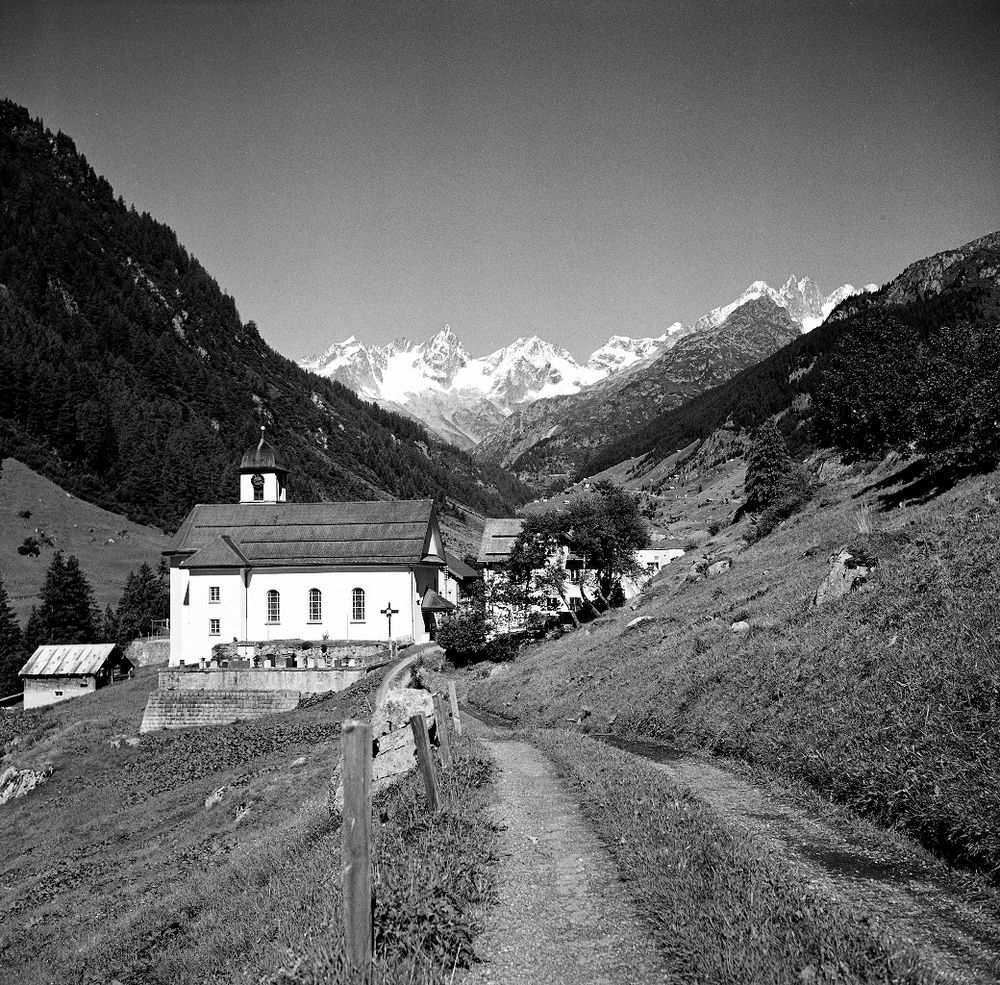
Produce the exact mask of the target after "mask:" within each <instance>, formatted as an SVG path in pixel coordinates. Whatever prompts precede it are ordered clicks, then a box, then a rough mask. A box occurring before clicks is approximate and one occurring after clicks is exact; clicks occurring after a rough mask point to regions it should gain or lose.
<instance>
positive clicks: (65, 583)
mask: <svg viewBox="0 0 1000 985" xmlns="http://www.w3.org/2000/svg"><path fill="white" fill-rule="evenodd" d="M40 596H41V604H40V605H39V606H37V607H36V608H34V609H32V610H31V618H30V619H29V620H28V625H27V627H26V628H25V631H24V637H25V649H30V650H34V649H35V648H36V647H39V646H44V645H45V644H48V643H96V642H97V641H98V637H99V635H100V628H101V616H100V612H99V611H98V609H97V606H96V604H95V603H94V592H93V590H92V589H91V587H90V583H89V582H88V581H87V579H86V576H85V575H84V574H83V572H82V571H81V570H80V562H79V561H78V560H77V558H76V557H75V556H73V555H72V554H71V555H70V556H69V557H65V558H64V557H63V553H62V551H56V553H55V555H54V556H53V558H52V563H51V564H50V565H49V569H48V571H46V573H45V584H44V585H42V591H41V593H40Z"/></svg>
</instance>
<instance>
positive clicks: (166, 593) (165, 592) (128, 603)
mask: <svg viewBox="0 0 1000 985" xmlns="http://www.w3.org/2000/svg"><path fill="white" fill-rule="evenodd" d="M169 615H170V588H169V585H168V582H167V577H166V569H165V568H164V566H163V565H162V564H161V565H160V568H159V570H158V571H155V572H154V571H153V569H152V568H151V567H150V566H149V565H148V564H146V563H145V562H143V563H142V565H141V567H140V568H139V570H138V571H132V572H130V573H129V576H128V578H126V579H125V588H124V590H123V591H122V597H121V599H120V601H119V602H118V608H117V610H116V612H115V615H114V620H113V628H114V634H115V635H114V639H115V642H117V643H119V644H121V645H126V644H128V643H131V642H132V640H134V639H136V638H137V637H139V636H149V635H150V634H151V633H152V631H153V622H154V621H155V620H157V619H166V618H167V617H168V616H169ZM105 622H106V623H107V619H105Z"/></svg>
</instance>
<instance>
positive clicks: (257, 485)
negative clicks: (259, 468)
mask: <svg viewBox="0 0 1000 985" xmlns="http://www.w3.org/2000/svg"><path fill="white" fill-rule="evenodd" d="M250 485H251V486H253V499H254V502H255V503H260V502H263V499H264V476H262V475H261V474H260V473H259V472H256V473H254V476H253V478H252V479H251V480H250Z"/></svg>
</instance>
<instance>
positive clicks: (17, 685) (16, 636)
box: [0, 581, 24, 698]
mask: <svg viewBox="0 0 1000 985" xmlns="http://www.w3.org/2000/svg"><path fill="white" fill-rule="evenodd" d="M23 663H24V650H23V649H22V647H21V627H20V626H19V625H18V622H17V617H16V616H15V615H14V610H13V609H12V608H11V607H10V598H9V597H8V595H7V589H6V588H5V587H4V583H3V581H0V698H2V697H6V696H7V695H8V694H16V693H17V692H18V691H20V690H21V681H20V678H19V677H18V676H17V672H18V671H19V670H20V669H21V666H22V664H23Z"/></svg>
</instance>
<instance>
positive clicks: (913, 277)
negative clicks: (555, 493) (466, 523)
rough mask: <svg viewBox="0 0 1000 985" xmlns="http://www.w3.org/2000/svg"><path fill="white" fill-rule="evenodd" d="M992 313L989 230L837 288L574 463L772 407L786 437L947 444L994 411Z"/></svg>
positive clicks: (999, 283)
mask: <svg viewBox="0 0 1000 985" xmlns="http://www.w3.org/2000/svg"><path fill="white" fill-rule="evenodd" d="M998 314H1000V232H998V233H991V234H989V235H987V236H983V237H981V238H979V239H976V240H973V241H972V242H970V243H968V244H966V245H965V246H963V247H960V248H958V249H953V250H949V251H946V252H943V253H939V254H935V255H934V256H931V257H928V258H926V259H924V260H920V261H917V262H916V263H913V264H911V265H910V266H909V267H907V268H906V270H904V271H903V272H902V273H901V274H900V275H899V276H898V277H897V278H895V279H894V280H892V281H891V282H890V283H888V284H886V285H884V286H883V287H881V288H880V289H879V290H878V291H876V292H874V293H871V294H859V295H855V296H853V297H850V298H847V299H846V300H845V301H843V302H842V303H841V304H840V305H838V307H837V308H836V309H835V310H834V311H833V312H832V313H831V314H830V316H829V318H828V319H827V320H826V322H824V324H822V325H820V326H819V327H818V328H816V329H814V330H813V331H812V332H810V333H809V334H808V335H803V336H801V337H800V338H796V339H794V340H793V341H792V342H791V343H790V344H788V345H786V346H785V347H784V348H782V349H780V350H778V351H777V352H775V353H774V354H773V355H771V356H769V357H768V358H767V359H764V360H763V361H761V362H760V363H758V364H757V365H755V366H751V367H750V368H749V369H745V370H743V372H741V373H739V374H738V375H736V376H734V377H733V378H732V379H730V380H728V381H727V382H725V383H723V384H722V385H721V386H717V387H715V388H713V389H711V390H709V391H707V392H705V393H702V394H700V395H699V396H697V397H695V398H694V399H693V400H690V401H688V402H687V403H685V404H682V405H681V406H679V407H676V408H673V409H669V410H667V411H666V412H664V413H660V414H658V415H657V416H656V417H655V418H653V419H652V420H651V421H649V423H647V424H645V425H643V426H642V427H639V428H637V429H635V430H633V431H632V432H631V433H629V434H626V435H624V436H623V437H622V438H620V439H618V440H614V441H611V442H609V443H608V444H606V445H604V447H603V448H601V449H600V450H599V451H598V452H597V453H596V454H595V455H593V456H592V457H591V458H590V460H589V461H587V462H585V463H584V464H583V465H582V466H581V467H580V468H579V470H578V475H580V476H584V475H593V474H595V473H597V472H600V471H602V470H603V469H606V468H609V467H611V466H613V465H615V464H617V463H619V462H624V461H626V460H628V459H631V458H635V457H637V456H648V458H649V460H650V461H652V460H656V459H660V458H664V457H666V456H667V455H669V454H671V453H672V452H674V451H675V450H677V449H678V448H683V447H684V446H685V445H688V444H690V442H692V441H694V440H697V439H700V438H705V437H707V436H708V435H709V434H711V433H712V432H713V431H715V430H716V429H717V428H719V427H721V426H722V425H723V424H725V423H727V422H729V423H730V424H731V425H732V426H734V427H736V428H752V427H755V426H756V425H757V424H759V423H760V422H761V421H763V420H764V419H765V418H767V417H769V416H771V415H774V414H778V413H783V418H782V421H781V425H782V430H783V431H785V433H786V436H787V437H788V439H789V442H790V444H791V445H792V447H793V449H794V448H795V447H796V446H798V447H800V448H801V447H802V446H811V445H814V444H817V443H819V444H825V445H832V446H835V447H838V448H840V449H841V450H842V451H845V452H849V453H856V454H861V455H864V454H881V453H884V452H886V451H888V450H892V449H895V450H899V451H902V452H904V453H908V452H909V451H910V450H912V449H916V450H917V451H924V452H927V453H928V454H931V453H933V452H934V451H935V447H936V445H937V446H940V445H945V446H949V447H956V446H957V444H959V443H961V441H962V440H963V438H962V432H970V433H971V432H973V431H974V430H975V433H976V434H979V432H983V435H982V436H981V437H982V440H988V438H987V437H986V436H985V431H986V430H987V429H988V428H989V421H990V420H994V421H995V419H996V413H1000V407H998V406H997V403H996V401H997V400H1000V398H997V397H995V396H994V394H995V393H996V391H997V384H998V382H1000V332H998V326H1000V319H998ZM949 407H950V408H951V410H949V409H948V408H949ZM991 415H992V416H991ZM946 418H949V419H946ZM976 429H978V430H976ZM993 431H994V432H995V431H996V428H995V426H994V427H993ZM976 440H978V439H976ZM935 443H936V444H935ZM997 447H998V448H1000V440H997ZM959 457H961V456H959ZM987 464H988V463H987Z"/></svg>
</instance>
